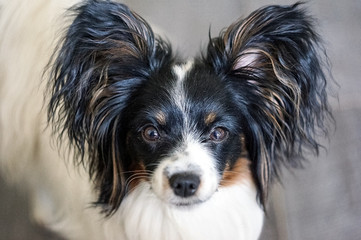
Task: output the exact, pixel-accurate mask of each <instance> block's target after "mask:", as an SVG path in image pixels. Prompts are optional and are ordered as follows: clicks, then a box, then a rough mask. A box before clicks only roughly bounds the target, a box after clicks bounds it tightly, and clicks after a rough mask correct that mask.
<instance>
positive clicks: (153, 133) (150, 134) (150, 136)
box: [142, 126, 160, 142]
mask: <svg viewBox="0 0 361 240" xmlns="http://www.w3.org/2000/svg"><path fill="white" fill-rule="evenodd" d="M142 136H143V139H144V140H146V141H148V142H155V141H158V140H159V138H160V135H159V132H158V130H157V129H156V128H155V127H153V126H148V127H146V128H145V129H144V130H143V132H142Z"/></svg>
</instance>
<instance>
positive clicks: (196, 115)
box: [49, 1, 330, 213]
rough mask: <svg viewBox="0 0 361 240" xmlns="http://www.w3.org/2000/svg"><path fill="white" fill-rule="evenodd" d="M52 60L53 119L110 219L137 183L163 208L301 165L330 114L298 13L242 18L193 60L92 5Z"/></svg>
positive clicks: (261, 183) (125, 15) (296, 9)
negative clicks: (285, 166)
mask: <svg viewBox="0 0 361 240" xmlns="http://www.w3.org/2000/svg"><path fill="white" fill-rule="evenodd" d="M73 11H74V13H75V18H74V20H73V22H72V24H71V25H70V26H69V28H68V29H67V33H66V35H65V37H64V39H63V41H62V42H61V44H60V45H59V49H58V51H57V52H56V53H55V54H54V59H53V60H54V62H53V67H52V72H51V81H50V88H51V100H50V105H49V121H50V122H51V123H52V124H53V125H54V130H56V131H57V133H58V134H60V136H61V137H66V138H68V139H69V140H70V144H71V145H72V146H75V148H76V149H77V150H78V153H79V155H78V159H80V160H81V161H83V162H84V163H85V164H86V165H87V168H88V169H89V173H90V176H91V177H92V178H93V179H94V180H95V183H96V187H97V188H98V190H99V199H98V202H99V203H100V204H102V205H103V206H105V207H106V209H108V210H109V213H110V212H113V211H114V210H116V209H117V208H118V207H119V205H120V204H121V201H122V199H123V198H124V197H125V196H126V195H127V194H128V193H129V191H132V190H133V189H134V188H136V187H137V185H138V184H139V183H140V182H142V181H148V182H149V184H150V186H151V188H152V191H153V192H154V193H155V194H156V195H157V196H158V197H159V198H161V199H162V200H164V202H165V203H166V204H172V205H182V206H191V205H195V204H201V203H202V202H204V201H207V200H208V199H209V198H211V197H212V196H213V194H214V193H215V192H216V191H217V189H219V188H222V187H227V186H229V185H234V184H242V182H246V181H247V182H248V183H253V184H254V186H255V187H256V188H257V190H258V194H259V198H260V201H261V203H264V200H265V199H266V197H267V192H268V189H269V185H270V183H271V181H272V179H273V177H274V176H276V175H277V169H278V168H279V165H280V163H286V164H288V165H297V159H298V158H299V157H302V153H303V149H304V148H305V147H307V148H309V149H313V150H315V151H316V152H318V148H319V144H318V142H317V141H316V140H315V134H316V132H318V131H319V130H321V131H322V132H325V131H326V128H325V127H324V121H325V120H326V119H327V118H328V117H330V112H329V107H328V102H327V96H326V93H325V87H326V77H325V74H324V71H323V70H322V67H323V66H322V65H323V63H324V55H323V52H321V53H320V52H319V49H321V50H322V46H321V45H320V41H319V38H318V36H317V34H316V33H315V32H314V29H313V23H312V20H311V19H312V18H310V17H309V16H308V15H307V14H306V13H305V11H304V10H303V9H302V8H301V7H300V6H299V4H296V5H293V6H289V7H281V6H270V7H266V8H262V9H260V10H257V11H255V12H253V13H252V14H251V15H250V16H249V17H247V18H245V19H241V20H238V21H236V22H235V23H234V24H232V25H231V26H229V27H228V28H227V29H225V30H224V31H222V33H221V34H220V36H218V37H216V38H212V39H210V40H209V44H208V48H207V50H206V52H204V53H203V54H202V55H200V56H199V57H197V58H195V59H193V60H191V61H182V60H181V59H178V58H177V57H176V56H175V55H173V54H172V51H171V48H170V45H169V44H168V43H167V42H165V41H163V40H162V39H160V38H159V37H157V36H155V35H154V33H153V32H152V30H151V28H150V26H149V25H148V24H147V23H146V22H145V21H144V20H143V19H142V18H141V17H139V16H138V15H137V14H136V13H134V12H132V11H130V10H129V9H128V8H127V7H126V6H124V5H122V4H119V3H113V2H109V1H88V2H86V3H85V4H82V5H81V6H77V7H76V8H75V9H73Z"/></svg>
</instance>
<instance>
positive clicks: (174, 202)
mask: <svg viewBox="0 0 361 240" xmlns="http://www.w3.org/2000/svg"><path fill="white" fill-rule="evenodd" d="M210 198H211V196H210V197H208V198H207V199H199V198H196V197H195V198H190V199H187V198H186V199H184V198H174V199H170V200H168V201H167V203H168V204H170V205H171V206H174V207H177V208H187V209H189V208H193V207H197V206H199V205H201V204H203V203H204V202H206V201H208V200H209V199H210Z"/></svg>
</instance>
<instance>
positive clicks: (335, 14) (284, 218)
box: [0, 0, 361, 240]
mask: <svg viewBox="0 0 361 240" xmlns="http://www.w3.org/2000/svg"><path fill="white" fill-rule="evenodd" d="M125 3H127V4H128V5H129V6H130V7H131V8H132V9H133V10H135V11H136V12H138V13H139V14H140V15H141V16H143V17H144V18H145V19H146V20H148V21H149V22H151V24H152V25H153V26H155V28H157V29H161V30H162V32H164V34H165V35H166V36H167V37H168V39H169V40H170V41H171V42H172V43H173V45H174V48H175V49H177V50H178V51H179V52H180V53H181V54H182V55H184V56H194V55H195V54H197V53H198V52H199V49H200V48H201V47H204V46H205V44H206V43H207V40H208V31H209V27H210V26H211V33H212V34H213V36H215V35H216V34H218V32H219V31H220V30H221V29H222V28H224V27H226V26H228V25H229V24H231V23H232V22H233V21H234V20H236V19H237V18H238V17H241V16H244V17H245V16H247V15H248V14H249V13H250V12H251V11H253V10H255V9H256V8H259V7H261V6H263V5H268V4H291V3H294V1H287V0H280V1H265V0H248V1H245V0H222V1H220V0H183V1H179V0H178V1H175V0H174V1H166V0H158V1H155V0H147V1H144V0H143V1H142V0H128V1H125ZM307 6H308V8H309V10H310V12H311V13H312V14H313V15H314V16H316V18H318V20H319V32H320V34H321V35H322V36H323V38H324V40H325V42H326V44H327V48H328V54H329V57H330V60H331V62H332V66H333V68H332V72H333V75H334V78H335V80H336V81H337V82H338V84H339V85H340V88H339V89H337V88H336V90H337V92H338V99H336V98H335V99H332V106H333V109H334V116H335V119H336V122H337V127H336V130H335V131H334V133H333V134H332V136H331V138H330V141H329V142H325V144H326V146H327V148H328V150H327V152H326V151H323V152H322V153H321V155H320V156H319V157H318V158H316V157H310V160H309V162H308V163H307V164H305V167H304V169H302V170H298V171H295V172H293V173H291V172H288V171H284V174H283V183H282V185H281V184H276V185H275V187H274V188H273V191H272V194H271V199H270V201H269V203H268V213H267V216H266V218H265V228H264V231H263V234H262V237H261V239H264V240H266V239H267V240H273V239H275V240H276V239H277V240H283V239H291V240H316V239H317V240H320V239H328V240H339V239H342V240H360V239H361V163H360V157H361V95H360V92H361V82H360V79H359V78H360V75H361V0H345V1H337V0H313V1H309V2H307ZM0 34H1V33H0ZM0 179H1V176H0ZM0 211H1V212H0V239H7V240H18V239H19V240H20V239H58V238H57V237H56V236H54V235H52V234H51V233H49V232H47V231H46V230H44V229H42V228H40V227H38V226H36V225H34V224H32V223H31V221H29V220H28V210H27V202H26V196H25V195H24V194H21V193H18V192H16V191H14V190H13V189H11V188H9V187H6V186H4V184H3V183H2V180H0Z"/></svg>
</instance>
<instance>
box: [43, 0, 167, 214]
mask: <svg viewBox="0 0 361 240" xmlns="http://www.w3.org/2000/svg"><path fill="white" fill-rule="evenodd" d="M70 12H71V15H72V16H74V18H73V20H72V23H71V24H70V26H69V27H68V28H67V29H66V33H65V36H64V38H63V39H62V41H61V42H60V44H59V47H58V50H57V52H56V53H55V54H54V57H53V60H52V62H51V65H50V67H51V71H50V82H49V90H50V95H51V99H50V102H49V108H48V118H49V121H50V122H51V123H52V125H53V127H54V131H56V134H59V135H60V138H61V137H62V136H64V138H66V139H67V140H69V141H70V144H71V145H72V146H74V147H75V149H77V150H78V151H77V153H79V156H77V158H76V159H80V160H78V161H80V162H82V163H84V164H85V165H87V166H88V169H89V173H90V176H91V177H92V179H93V180H95V182H96V183H97V187H98V189H99V192H100V193H99V196H100V197H99V200H98V202H99V203H100V204H103V205H105V206H106V207H107V208H108V209H109V212H111V211H114V210H115V209H116V208H117V207H118V206H119V204H120V202H121V200H122V197H124V195H125V194H126V191H127V189H126V188H127V184H126V181H127V176H125V174H124V173H129V172H130V170H129V169H128V167H129V165H130V163H129V161H130V160H129V157H127V156H124V155H125V152H126V149H125V145H126V136H125V135H126V133H125V132H126V130H127V129H126V127H125V126H124V124H123V122H124V120H123V119H124V118H126V117H127V113H126V112H125V110H126V109H127V107H128V105H129V102H130V98H131V97H132V96H133V95H134V94H136V91H137V89H138V88H140V87H141V86H142V84H143V83H144V82H145V81H150V80H151V79H152V76H154V75H156V74H157V73H158V72H159V71H161V69H162V68H163V67H165V65H166V64H171V61H172V54H171V49H170V46H169V44H167V43H165V42H164V41H162V40H161V39H160V38H157V37H156V36H155V35H154V34H153V31H152V29H151V28H150V26H149V25H148V24H147V23H146V22H145V21H144V19H142V18H141V17H140V16H139V15H137V14H136V13H134V12H133V11H131V10H130V9H129V8H128V7H127V6H125V5H123V4H120V3H116V2H113V1H105V0H87V1H82V3H81V4H80V5H77V6H76V7H74V8H73V9H71V11H70ZM128 114H129V113H128ZM65 136H66V137H65ZM62 140H63V139H61V140H60V141H62ZM69 141H66V142H69Z"/></svg>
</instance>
